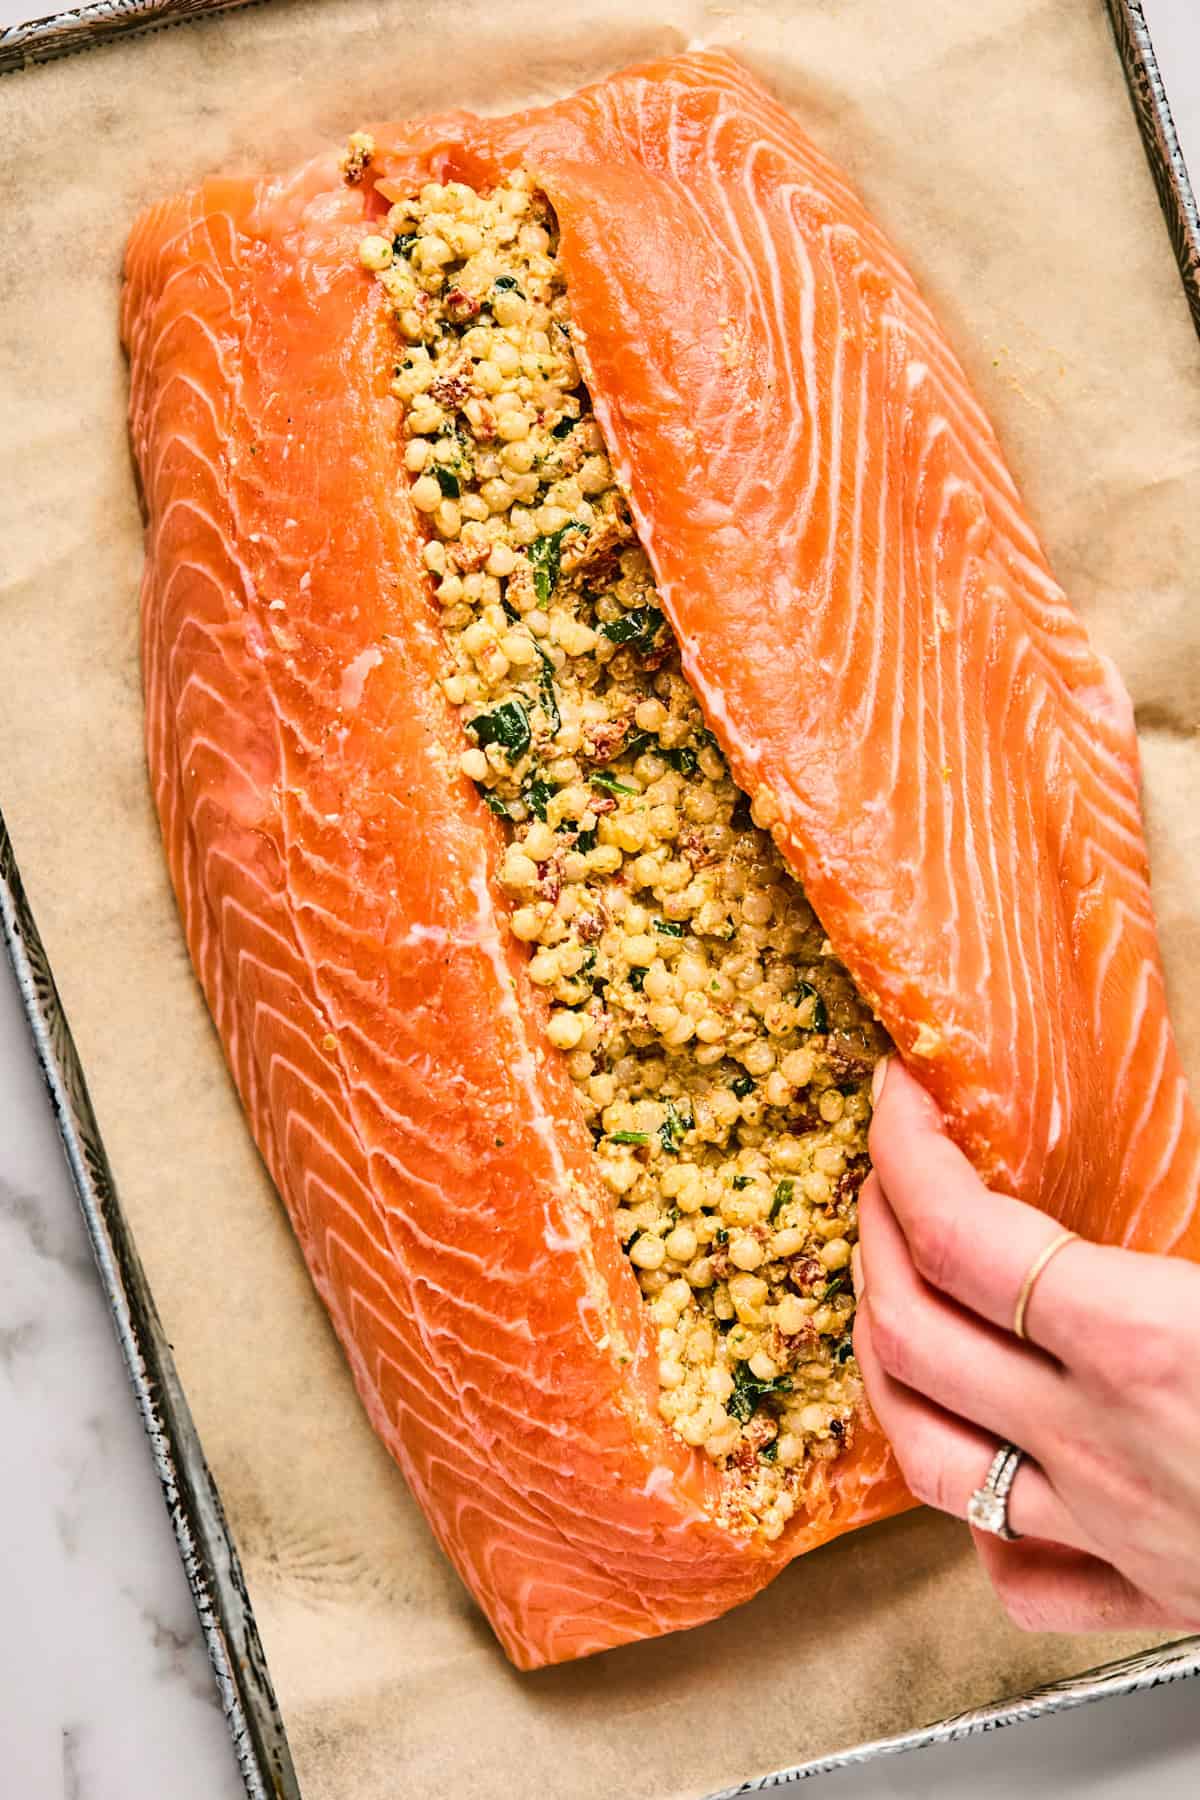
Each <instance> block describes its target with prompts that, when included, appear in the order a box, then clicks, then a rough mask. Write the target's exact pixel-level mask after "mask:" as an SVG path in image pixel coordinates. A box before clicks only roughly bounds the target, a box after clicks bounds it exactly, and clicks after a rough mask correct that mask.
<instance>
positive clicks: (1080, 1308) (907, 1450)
mask: <svg viewBox="0 0 1200 1800" xmlns="http://www.w3.org/2000/svg"><path fill="white" fill-rule="evenodd" d="M870 1145H871V1158H872V1162H873V1165H874V1167H873V1171H872V1173H871V1175H870V1176H869V1177H868V1179H867V1181H866V1183H865V1184H864V1186H863V1190H862V1193H861V1195H860V1197H859V1232H860V1243H859V1246H858V1247H857V1248H856V1250H855V1264H854V1275H855V1286H856V1288H857V1290H858V1295H859V1300H858V1314H857V1318H856V1321H855V1328H854V1349H855V1354H856V1356H857V1358H858V1362H859V1365H860V1367H861V1369H862V1373H863V1380H864V1382H865V1384H866V1390H867V1395H868V1398H869V1399H870V1402H871V1405H872V1407H873V1408H874V1411H875V1414H876V1416H877V1418H878V1420H879V1423H880V1425H881V1426H882V1427H883V1430H884V1431H885V1432H886V1433H887V1436H888V1437H889V1438H890V1440H891V1442H892V1445H893V1448H894V1449H895V1452H896V1456H897V1458H898V1460H899V1463H900V1467H901V1470H902V1471H903V1474H904V1477H905V1480H906V1481H907V1483H908V1485H909V1487H910V1488H911V1489H912V1492H913V1493H914V1495H915V1496H916V1497H917V1499H918V1500H922V1501H924V1502H926V1504H928V1505H930V1506H936V1507H939V1508H941V1510H942V1511H943V1512H949V1513H954V1514H955V1515H956V1516H957V1517H959V1518H964V1517H965V1516H966V1511H967V1502H968V1500H969V1498H970V1496H971V1494H972V1492H973V1491H974V1490H975V1489H976V1488H978V1487H980V1486H982V1484H983V1481H984V1478H985V1476H986V1474H987V1470H988V1466H989V1464H990V1463H991V1460H992V1457H993V1455H994V1454H995V1451H996V1449H997V1447H998V1442H997V1440H1005V1441H1008V1442H1010V1443H1013V1444H1016V1445H1019V1446H1020V1448H1021V1449H1022V1450H1024V1451H1025V1452H1026V1458H1027V1460H1025V1461H1024V1462H1022V1464H1021V1466H1020V1468H1019V1470H1018V1472H1017V1476H1016V1480H1015V1482H1014V1484H1013V1487H1012V1491H1011V1493H1010V1496H1009V1505H1008V1518H1009V1522H1010V1524H1011V1527H1012V1529H1013V1530H1014V1531H1015V1532H1017V1533H1020V1534H1021V1536H1020V1539H1019V1541H1014V1542H1008V1541H1006V1540H1004V1539H1002V1538H1000V1537H997V1536H994V1535H993V1534H991V1533H988V1532H982V1531H976V1532H975V1533H974V1537H975V1543H976V1548H977V1549H978V1551H979V1555H980V1558H981V1560H982V1562H983V1565H984V1568H985V1569H986V1571H987V1573H988V1575H989V1577H990V1578H991V1581H992V1584H993V1586H994V1587H995V1589H996V1591H997V1593H998V1595H999V1597H1000V1600H1001V1602H1002V1603H1003V1605H1004V1607H1005V1610H1006V1611H1007V1613H1008V1615H1009V1617H1010V1618H1011V1619H1012V1620H1013V1622H1014V1623H1015V1624H1017V1625H1019V1626H1022V1627H1024V1628H1025V1629H1027V1630H1031V1631H1033V1630H1036V1631H1093V1630H1123V1629H1131V1628H1135V1627H1148V1628H1152V1629H1153V1628H1161V1629H1175V1628H1181V1629H1185V1630H1186V1629H1192V1630H1194V1629H1197V1628H1200V1267H1198V1266H1197V1265H1196V1264H1195V1263H1192V1262H1185V1261H1183V1260H1179V1259H1175V1258H1172V1257H1166V1256H1147V1255H1142V1254H1140V1253H1138V1252H1136V1251H1132V1250H1117V1249H1112V1248H1109V1247H1107V1246H1103V1245H1099V1244H1091V1243H1087V1242H1084V1241H1082V1240H1077V1241H1075V1242H1073V1243H1069V1244H1067V1245H1066V1246H1065V1248H1064V1249H1062V1250H1061V1251H1059V1252H1058V1254H1057V1255H1055V1256H1054V1257H1053V1258H1052V1260H1051V1261H1050V1262H1049V1263H1048V1264H1047V1266H1046V1267H1045V1269H1044V1271H1043V1272H1042V1274H1041V1275H1040V1276H1039V1277H1038V1278H1037V1280H1036V1282H1035V1285H1034V1287H1033V1291H1032V1294H1031V1295H1030V1297H1029V1302H1028V1307H1027V1311H1026V1315H1025V1332H1026V1336H1027V1339H1028V1341H1024V1342H1023V1341H1022V1340H1021V1339H1019V1338H1018V1337H1016V1336H1015V1335H1014V1334H1013V1331H1012V1323H1013V1314H1014V1309H1015V1306H1016V1302H1017V1298H1018V1295H1019V1294H1020V1292H1021V1287H1022V1283H1023V1282H1024V1280H1025V1277H1026V1274H1027V1273H1028V1271H1029V1270H1030V1268H1031V1267H1032V1266H1033V1263H1034V1261H1035V1259H1036V1258H1037V1257H1038V1255H1039V1253H1040V1252H1041V1251H1043V1250H1044V1249H1045V1248H1046V1246H1047V1245H1048V1244H1049V1243H1050V1242H1052V1241H1053V1239H1054V1238H1056V1237H1059V1236H1061V1227H1059V1226H1058V1225H1057V1224H1055V1222H1054V1221H1053V1220H1052V1219H1049V1218H1047V1217H1046V1215H1045V1214H1044V1213H1040V1212H1038V1211H1037V1210H1036V1209H1035V1208H1034V1207H1031V1206H1026V1205H1024V1204H1023V1203H1022V1202H1021V1201H1019V1200H1013V1199H1010V1198H1009V1197H1007V1196H1005V1195H1002V1194H995V1193H992V1192H991V1191H990V1190H989V1189H988V1188H986V1187H985V1186H984V1184H983V1182H982V1181H981V1180H980V1179H979V1177H978V1176H977V1175H976V1174H975V1172H974V1170H973V1169H972V1168H971V1166H970V1164H969V1163H968V1161H967V1159H966V1157H965V1156H964V1155H963V1154H962V1152H961V1151H960V1150H958V1149H957V1148H956V1146H955V1145H954V1144H953V1143H952V1142H951V1140H950V1138H949V1137H948V1136H947V1134H946V1129H945V1125H944V1123H943V1121H942V1117H941V1114H940V1112H939V1111H938V1108H937V1106H936V1105H935V1104H934V1102H933V1101H932V1100H931V1099H930V1098H929V1096H928V1095H927V1094H926V1093H925V1091H924V1089H923V1088H922V1087H921V1086H920V1085H919V1084H918V1083H917V1082H916V1081H915V1080H914V1078H913V1077H912V1076H911V1075H910V1074H909V1073H908V1071H907V1070H906V1069H905V1068H904V1066H903V1064H902V1063H901V1062H900V1061H899V1059H898V1058H897V1057H892V1058H890V1059H889V1061H888V1063H887V1065H886V1076H885V1079H884V1081H883V1086H882V1090H881V1091H880V1092H879V1095H878V1099H877V1102H876V1109H875V1116H874V1118H873V1120H872V1123H871V1138H870Z"/></svg>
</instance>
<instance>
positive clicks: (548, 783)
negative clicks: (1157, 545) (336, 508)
mask: <svg viewBox="0 0 1200 1800" xmlns="http://www.w3.org/2000/svg"><path fill="white" fill-rule="evenodd" d="M369 242H370V248H369V249H364V251H363V252H362V253H361V255H360V260H361V261H362V263H363V265H364V267H366V268H370V269H371V270H372V271H373V273H374V275H375V278H376V279H377V280H378V281H379V283H380V284H381V286H382V288H383V289H384V291H385V293H386V294H387V296H388V298H389V300H390V302H391V307H392V310H393V313H394V316H395V321H396V329H397V334H398V339H399V343H398V350H397V355H396V358H395V361H396V375H395V379H394V381H393V384H392V391H393V393H394V394H395V395H396V397H397V398H398V400H399V401H400V402H401V414H402V434H403V450H402V454H403V460H404V465H405V468H406V470H407V472H408V478H409V480H410V482H411V495H412V500H413V503H414V505H415V507H416V508H417V510H418V512H419V513H420V514H421V515H422V517H423V520H424V522H425V526H426V533H427V536H426V544H425V552H424V556H425V564H426V567H427V568H428V570H429V572H430V576H431V579H432V581H433V583H434V591H435V593H436V597H437V601H438V603H439V605H440V607H441V618H442V626H443V630H444V633H445V640H446V647H447V668H446V674H445V678H444V680H443V683H442V685H443V688H444V690H445V693H446V695H447V697H448V699H449V700H450V702H451V704H452V705H453V706H454V707H456V708H457V709H458V711H459V714H460V717H461V718H462V721H463V726H464V732H465V736H464V741H463V750H462V755H461V767H462V770H463V773H464V774H465V775H467V776H469V777H470V779H471V781H472V782H474V784H475V786H476V788H477V789H478V791H479V792H480V794H481V795H482V796H483V798H484V800H485V801H486V803H487V804H488V806H489V807H490V808H491V809H492V811H493V812H495V813H496V815H497V817H498V818H501V819H503V820H504V821H505V829H506V831H507V833H508V844H507V848H506V849H505V851H504V854H503V857H502V860H501V864H500V879H501V881H502V883H503V884H504V887H505V888H506V889H507V891H508V893H509V894H510V896H511V899H512V914H511V926H512V930H513V932H514V933H515V935H516V936H517V937H518V938H519V939H521V940H522V941H523V942H524V943H525V944H527V945H528V946H529V951H530V962H529V965H528V967H529V975H530V979H531V980H532V981H533V982H534V983H535V984H536V985H537V986H538V987H539V988H540V989H541V990H542V992H543V993H544V994H545V995H546V997H547V999H548V1000H549V1002H550V1006H551V1013H550V1022H549V1026H548V1031H549V1036H550V1039H551V1041H552V1042H553V1043H554V1044H555V1045H557V1046H558V1048H559V1049H560V1050H561V1051H562V1053H563V1054H564V1055H565V1056H566V1058H567V1063H568V1067H569V1070H570V1073H571V1076H572V1078H573V1080H574V1082H575V1086H576V1091H577V1092H578V1095H579V1099H580V1103H581V1105H582V1107H583V1111H584V1114H585V1116H586V1118H587V1120H588V1122H589V1124H590V1125H591V1128H592V1132H593V1134H594V1137H595V1141H596V1153H597V1158H598V1163H599V1168H600V1171H601V1174H602V1176H603V1179H604V1182H605V1183H606V1184H607V1187H608V1190H609V1192H610V1193H611V1196H612V1204H613V1216H614V1223H615V1227H616V1230H617V1232H618V1235H619V1237H620V1240H621V1242H622V1243H623V1244H624V1246H625V1248H626V1251H627V1253H628V1255H629V1259H630V1262H631V1263H632V1265H633V1268H634V1270H635V1272H636V1275H637V1279H638V1282H639V1284H640V1286H641V1290H642V1294H643V1296H644V1297H645V1300H646V1304H647V1306H648V1308H649V1311H650V1315H651V1318H652V1320H653V1323H654V1325H655V1327H656V1328H657V1331H658V1349H659V1369H660V1395H659V1410H660V1412H661V1414H662V1417H663V1418H664V1419H665V1420H666V1421H668V1422H669V1423H670V1424H671V1425H672V1426H673V1428H674V1429H675V1430H676V1431H677V1432H678V1433H679V1434H680V1436H681V1437H682V1438H683V1439H684V1440H685V1441H686V1442H687V1443H689V1444H692V1445H695V1446H697V1447H698V1448H701V1449H702V1450H703V1451H704V1452H705V1453H706V1454H707V1455H708V1456H710V1457H711V1458H712V1459H713V1460H714V1462H716V1463H718V1464H719V1465H721V1466H722V1467H724V1468H726V1469H728V1470H729V1471H730V1472H731V1473H732V1474H734V1475H735V1476H737V1477H738V1479H737V1480H735V1481H731V1483H730V1493H731V1495H732V1498H731V1499H730V1501H729V1506H730V1510H731V1516H732V1517H734V1518H735V1519H738V1520H741V1521H743V1522H756V1523H757V1524H758V1525H759V1526H760V1527H761V1529H762V1531H763V1532H764V1533H765V1534H766V1535H767V1536H768V1537H773V1536H777V1535H778V1534H779V1532H780V1531H782V1529H783V1527H784V1524H785V1523H786V1521H787V1519H788V1518H789V1517H790V1516H791V1514H792V1513H793V1512H794V1511H795V1509H796V1507H797V1505H799V1504H801V1503H802V1500H803V1494H804V1489H805V1484H806V1480H807V1476H808V1473H809V1472H810V1471H811V1469H812V1467H813V1465H814V1464H815V1463H818V1462H820V1461H823V1460H827V1459H829V1458H831V1457H834V1456H836V1455H837V1454H838V1453H839V1452H840V1450H841V1449H842V1448H843V1447H844V1446H845V1445H846V1444H847V1443H848V1442H849V1441H850V1439H851V1437H852V1434H853V1420H854V1416H855V1410H856V1407H857V1405H858V1401H859V1397H860V1393H861V1384H860V1380H859V1376H858V1370H857V1366H856V1364H855V1362H854V1359H853V1354H852V1340H851V1338H850V1335H849V1332H850V1325H851V1322H852V1318H853V1309H854V1298H853V1294H852V1292H851V1290H850V1285H849V1262H850V1252H851V1246H852V1244H853V1242H854V1239H855V1236H856V1218H857V1194H858V1188H859V1185H860V1184H861V1181H862V1177H863V1174H864V1173H865V1170H866V1166H867V1164H866V1133H867V1123H868V1119H869V1115H870V1099H869V1088H870V1074H871V1068H872V1066H873V1063H874V1061H875V1059H876V1057H877V1056H878V1055H879V1054H880V1052H881V1051H882V1049H883V1048H884V1047H885V1045H884V1040H883V1037H882V1034H881V1033H880V1032H879V1030H878V1027H877V1026H875V1025H874V1023H873V1021H872V1019H871V1015H870V1012H869V1010H868V1008H867V1007H866V1006H865V1005H864V1004H863V1002H862V1001H861V1000H860V999H859V998H858V996H857V994H856V993H855V991H854V988H853V986H852V985H851V982H850V980H849V977H848V976H847V974H846V972H845V970H844V969H842V968H841V967H840V965H839V964H838V963H837V962H836V961H834V960H833V958H832V956H831V955H830V954H829V948H828V945H827V944H826V942H825V937H824V933H823V931H822V929H821V926H820V924H819V923H818V921H817V920H816V918H815V917H814V916H813V913H812V909H811V908H810V906H809V905H808V902H807V900H806V899H805V896H804V893H803V890H802V889H801V887H800V885H799V884H798V883H797V882H796V881H795V880H794V878H793V877H792V876H791V874H790V873H789V871H788V870H787V868H786V867H785V865H784V863H783V861H782V858H781V857H780V855H779V852H778V850H777V849H776V847H775V844H774V843H773V841H772V839H771V837H770V835H769V833H768V832H767V831H765V830H763V829H760V828H759V825H758V824H756V822H755V819H754V817H753V812H752V809H751V808H750V807H749V805H748V803H747V801H746V799H745V796H744V795H742V794H741V793H739V790H738V789H737V788H736V787H735V785H734V783H733V781H732V780H731V778H730V774H729V769H728V767H727V765H726V763H725V760H724V757H723V756H722V754H721V751H720V749H719V747H718V745H717V742H716V739H715V738H714V737H713V735H712V733H711V732H710V731H709V730H708V729H707V728H706V726H705V724H704V720H703V717H702V715H701V712H700V708H699V706H698V704H697V701H696V698H695V696H694V695H693V693H692V692H691V689H690V688H689V686H688V684H687V682H686V681H685V680H684V677H683V674H682V671H681V668H680V662H679V654H678V649H677V646H676V643H675V639H674V636H673V633H672V631H671V628H670V625H669V623H668V621H667V619H666V617H665V614H664V612H663V608H662V605H661V603H660V600H659V596H658V593H657V590H656V588H655V584H654V578H653V575H652V573H651V570H650V566H649V564H648V562H647V560H646V557H645V555H644V554H643V552H642V550H641V549H640V547H639V545H638V542H637V538H636V534H635V532H634V528H633V525H632V522H631V519H630V514H629V509H628V506H627V505H626V501H625V498H624V496H623V495H622V493H621V491H620V488H619V486H618V484H617V481H616V478H615V476H614V473H613V468H612V464H611V462H610V460H609V456H608V453H607V449H606V446H605V442H604V438H603V435H602V433H601V431H600V427H599V425H598V423H597V421H596V419H595V417H594V415H593V413H592V409H591V402H590V400H589V397H588V393H587V390H586V388H585V387H584V386H583V384H582V382H581V380H580V375H579V369H578V367H577V365H576V362H575V358H574V355H573V353H572V348H571V336H570V302H569V297H568V295H567V292H566V290H565V287H564V284H563V281H562V279H561V276H560V274H559V269H558V263H557V260H556V251H557V228H556V224H555V220H554V217H553V214H552V213H551V211H550V208H549V206H548V205H547V203H546V201H545V199H544V198H543V196H541V195H540V194H539V193H538V192H536V191H535V190H534V189H533V188H532V186H531V184H530V182H529V180H528V178H527V177H526V176H525V175H524V174H523V173H521V172H518V173H516V174H514V175H513V176H511V177H510V178H509V179H508V180H507V181H506V182H505V183H504V184H503V185H502V186H501V187H498V188H497V189H495V190H494V191H493V192H491V193H488V194H476V193H474V192H473V191H472V190H471V189H469V188H467V187H464V186H461V185H459V184H451V185H450V186H447V187H442V186H438V185H436V184H432V185H430V186H427V187H425V188H422V189H421V191H420V193H414V194H412V195H410V196H406V197H404V198H401V199H399V200H397V201H396V203H395V204H394V205H393V206H392V208H391V211H390V213H389V214H388V216H387V220H386V224H385V225H384V224H381V225H380V226H379V228H378V235H376V236H373V237H372V239H371V240H370V241H369ZM766 822H767V821H766V820H762V821H761V823H766ZM851 1050H853V1051H855V1052H856V1054H857V1061H855V1058H854V1056H852V1055H851V1054H850V1052H851ZM851 1066H852V1069H853V1073H852V1074H851V1077H850V1078H849V1079H847V1073H846V1071H847V1068H848V1067H851Z"/></svg>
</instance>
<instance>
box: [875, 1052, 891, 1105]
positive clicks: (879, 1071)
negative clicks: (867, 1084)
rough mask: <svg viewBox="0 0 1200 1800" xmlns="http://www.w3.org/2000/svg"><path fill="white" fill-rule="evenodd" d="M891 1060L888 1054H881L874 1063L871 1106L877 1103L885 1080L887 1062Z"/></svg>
mask: <svg viewBox="0 0 1200 1800" xmlns="http://www.w3.org/2000/svg"><path fill="white" fill-rule="evenodd" d="M891 1060H892V1059H891V1057H890V1056H881V1057H880V1059H879V1061H878V1062H877V1063H876V1064H875V1073H874V1074H873V1075H872V1077H871V1105H872V1106H878V1105H879V1096H880V1094H882V1092H883V1084H884V1082H885V1081H886V1080H887V1072H888V1064H889V1063H890V1062H891Z"/></svg>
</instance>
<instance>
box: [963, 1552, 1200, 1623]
mask: <svg viewBox="0 0 1200 1800" xmlns="http://www.w3.org/2000/svg"><path fill="white" fill-rule="evenodd" d="M972 1536H973V1537H974V1539H975V1548H976V1549H977V1550H978V1552H979V1559H980V1561H981V1562H982V1564H983V1566H984V1569H985V1570H986V1571H987V1576H988V1579H989V1580H990V1582H991V1584H992V1586H993V1587H994V1588H995V1590H996V1593H997V1595H998V1597H999V1599H1000V1602H1001V1604H1002V1605H1003V1607H1004V1610H1005V1612H1006V1613H1007V1614H1008V1616H1009V1618H1010V1619H1011V1620H1012V1622H1013V1624H1014V1625H1017V1626H1019V1627H1020V1628H1021V1630H1022V1631H1135V1630H1143V1631H1144V1630H1168V1631H1169V1630H1176V1629H1180V1628H1186V1626H1185V1622H1184V1621H1183V1620H1182V1619H1178V1618H1175V1617H1174V1616H1173V1615H1172V1614H1171V1613H1169V1612H1168V1611H1167V1610H1166V1608H1164V1607H1162V1606H1160V1605H1159V1604H1158V1602H1157V1601H1156V1600H1152V1599H1151V1598H1150V1596H1149V1595H1148V1594H1143V1593H1142V1592H1141V1591H1140V1589H1138V1588H1136V1587H1134V1585H1133V1583H1132V1582H1131V1581H1128V1580H1126V1578H1125V1576H1124V1575H1122V1574H1120V1573H1119V1572H1118V1571H1117V1570H1116V1569H1114V1568H1113V1567H1112V1566H1111V1564H1109V1563H1106V1562H1104V1561H1102V1560H1101V1559H1100V1558H1099V1557H1096V1556H1090V1555H1088V1554H1087V1553H1086V1552H1081V1551H1079V1550H1072V1549H1063V1548H1062V1547H1061V1546H1059V1545H1055V1544H1048V1543H1039V1542H1038V1541H1037V1540H1036V1539H1034V1538H1028V1539H1022V1540H1021V1541H1020V1542H1019V1543H1013V1544H1010V1543H1006V1542H1005V1540H1004V1539H1003V1538H998V1537H993V1536H991V1534H990V1533H988V1532H986V1531H976V1532H973V1533H972Z"/></svg>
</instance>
